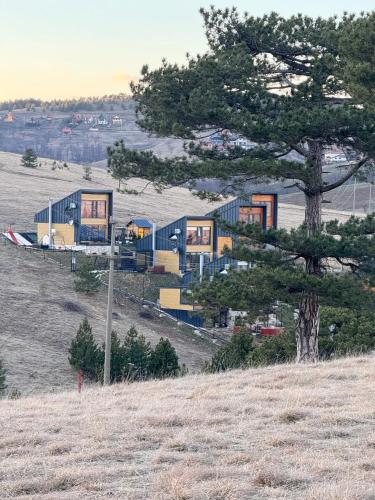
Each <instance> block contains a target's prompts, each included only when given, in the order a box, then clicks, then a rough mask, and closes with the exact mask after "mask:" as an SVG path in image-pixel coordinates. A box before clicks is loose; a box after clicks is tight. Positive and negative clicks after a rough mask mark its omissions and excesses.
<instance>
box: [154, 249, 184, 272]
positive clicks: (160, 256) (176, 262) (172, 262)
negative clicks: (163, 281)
mask: <svg viewBox="0 0 375 500" xmlns="http://www.w3.org/2000/svg"><path fill="white" fill-rule="evenodd" d="M156 265H157V266H164V268H165V271H166V272H167V273H174V274H179V272H180V258H179V255H178V253H174V252H172V251H171V250H156Z"/></svg>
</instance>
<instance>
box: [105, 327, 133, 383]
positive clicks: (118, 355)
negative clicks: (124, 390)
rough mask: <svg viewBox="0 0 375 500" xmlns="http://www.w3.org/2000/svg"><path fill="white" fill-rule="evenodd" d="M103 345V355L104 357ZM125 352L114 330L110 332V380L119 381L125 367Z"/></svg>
mask: <svg viewBox="0 0 375 500" xmlns="http://www.w3.org/2000/svg"><path fill="white" fill-rule="evenodd" d="M104 347H105V346H103V357H104ZM126 362H127V360H126V352H125V348H124V345H123V344H121V340H120V338H119V336H118V335H117V333H116V332H112V340H111V382H121V381H122V380H123V379H124V371H125V368H126Z"/></svg>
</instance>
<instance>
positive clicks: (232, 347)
mask: <svg viewBox="0 0 375 500" xmlns="http://www.w3.org/2000/svg"><path fill="white" fill-rule="evenodd" d="M252 349H253V338H252V336H251V335H250V334H249V333H248V332H246V331H245V330H242V329H241V331H240V332H239V333H234V334H233V335H232V337H231V339H230V341H229V343H228V344H227V345H225V346H223V347H221V348H220V349H219V350H218V351H217V352H216V353H215V354H214V356H213V358H212V360H211V362H210V363H207V364H206V365H205V367H204V369H203V370H204V371H205V372H207V373H215V372H221V371H226V370H229V369H233V368H242V367H243V366H245V365H246V360H247V358H248V356H249V354H250V352H251V351H252Z"/></svg>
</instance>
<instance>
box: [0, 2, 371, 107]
mask: <svg viewBox="0 0 375 500" xmlns="http://www.w3.org/2000/svg"><path fill="white" fill-rule="evenodd" d="M211 4H214V5H215V6H216V7H231V6H236V7H238V9H239V10H240V11H248V12H249V13H250V14H252V15H263V14H265V13H269V12H271V11H276V12H279V13H280V14H282V15H284V16H288V15H291V14H296V13H298V12H302V13H303V14H308V15H312V16H318V15H320V16H323V17H327V16H330V15H333V14H341V13H342V12H343V11H344V10H347V11H349V12H357V13H358V12H360V11H362V10H363V11H369V10H373V8H374V3H373V0H357V2H353V1H352V0H330V1H327V0H314V1H310V2H301V1H297V0H284V1H282V2H281V1H280V0H278V1H276V0H262V1H258V0H257V1H254V0H237V1H236V0H209V1H206V0H0V16H1V29H0V100H6V99H17V98H27V97H36V98H42V99H53V98H70V97H81V96H101V95H104V94H115V93H120V92H125V93H129V82H130V81H131V80H136V79H137V78H138V76H139V72H140V69H141V67H142V66H143V64H149V65H150V66H151V67H157V66H158V65H159V64H160V61H161V59H162V58H163V57H165V58H167V59H168V61H170V62H177V63H182V62H184V60H185V54H186V53H187V52H189V53H190V54H192V55H193V54H196V53H202V52H204V51H205V50H206V42H205V36H204V31H203V28H202V26H203V23H202V18H201V16H200V14H199V8H200V7H209V5H211Z"/></svg>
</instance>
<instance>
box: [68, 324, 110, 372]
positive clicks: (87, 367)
mask: <svg viewBox="0 0 375 500" xmlns="http://www.w3.org/2000/svg"><path fill="white" fill-rule="evenodd" d="M69 354H70V356H69V363H70V365H71V366H72V367H73V368H74V369H75V370H77V371H78V370H82V371H83V373H84V374H85V376H86V377H88V378H89V379H91V380H98V374H99V371H100V367H101V366H102V365H103V356H102V353H101V351H100V349H99V347H98V345H97V344H96V342H95V340H94V336H93V334H92V328H91V326H90V323H89V322H88V319H87V318H85V319H84V320H83V321H82V323H81V324H80V326H79V328H78V331H77V334H76V337H75V338H74V339H73V340H72V342H71V345H70V349H69Z"/></svg>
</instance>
